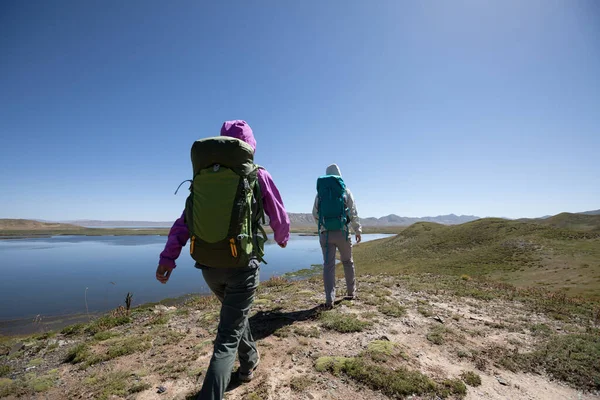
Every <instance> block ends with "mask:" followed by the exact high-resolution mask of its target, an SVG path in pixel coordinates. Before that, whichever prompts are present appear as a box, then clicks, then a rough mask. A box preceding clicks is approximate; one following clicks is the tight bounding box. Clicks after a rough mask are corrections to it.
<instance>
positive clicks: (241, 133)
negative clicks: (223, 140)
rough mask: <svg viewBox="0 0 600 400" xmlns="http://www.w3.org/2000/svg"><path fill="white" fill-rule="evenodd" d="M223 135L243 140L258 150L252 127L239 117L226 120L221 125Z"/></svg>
mask: <svg viewBox="0 0 600 400" xmlns="http://www.w3.org/2000/svg"><path fill="white" fill-rule="evenodd" d="M221 136H229V137H232V138H236V139H240V140H243V141H244V142H246V143H248V144H249V145H250V146H251V147H252V149H253V150H254V151H255V152H256V139H254V134H253V133H252V128H250V125H248V123H247V122H246V121H243V120H241V119H237V120H234V121H225V122H223V126H222V127H221Z"/></svg>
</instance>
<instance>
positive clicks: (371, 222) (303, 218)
mask: <svg viewBox="0 0 600 400" xmlns="http://www.w3.org/2000/svg"><path fill="white" fill-rule="evenodd" d="M576 214H587V215H600V210H593V211H585V212H580V213H576ZM288 215H289V217H290V222H291V223H292V226H295V227H304V226H314V225H315V221H314V219H313V216H312V214H308V213H290V214H288ZM548 217H549V216H545V217H541V218H548ZM478 219H480V217H477V216H475V215H455V214H448V215H438V216H437V217H401V216H399V215H396V214H390V215H387V216H385V217H381V218H373V217H367V218H361V223H362V224H363V226H371V227H372V226H377V227H380V226H409V225H412V224H414V223H417V222H435V223H438V224H443V225H458V224H463V223H465V222H471V221H475V220H478ZM60 222H62V223H68V224H73V225H78V226H83V227H86V228H89V227H100V228H108V227H110V228H115V227H118V228H133V227H135V228H169V227H171V225H173V221H120V220H115V221H101V220H91V219H90V220H87V219H86V220H74V221H60Z"/></svg>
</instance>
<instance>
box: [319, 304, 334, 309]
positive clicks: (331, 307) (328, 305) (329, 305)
mask: <svg viewBox="0 0 600 400" xmlns="http://www.w3.org/2000/svg"><path fill="white" fill-rule="evenodd" d="M321 309H322V310H323V311H329V310H333V304H327V303H325V304H321Z"/></svg>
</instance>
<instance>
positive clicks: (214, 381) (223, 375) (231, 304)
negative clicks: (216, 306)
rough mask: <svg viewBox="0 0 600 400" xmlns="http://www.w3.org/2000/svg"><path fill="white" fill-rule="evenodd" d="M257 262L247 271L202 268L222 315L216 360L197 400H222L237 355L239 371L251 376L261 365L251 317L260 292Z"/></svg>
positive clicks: (242, 269) (252, 263)
mask: <svg viewBox="0 0 600 400" xmlns="http://www.w3.org/2000/svg"><path fill="white" fill-rule="evenodd" d="M258 265H259V263H258V261H256V260H252V261H251V266H249V267H247V268H207V267H203V268H202V275H203V276H204V280H205V281H206V283H207V284H208V287H210V290H212V291H213V293H214V294H215V295H216V296H217V297H218V298H219V300H220V301H221V315H220V320H219V328H218V331H217V338H216V339H215V345H214V351H213V356H212V358H211V359H210V365H209V366H208V371H206V376H205V378H204V383H203V384H202V390H201V391H200V394H199V395H198V397H197V399H198V400H222V399H223V396H224V395H225V390H226V389H227V386H228V385H229V381H230V379H231V372H232V369H233V364H234V362H235V355H236V353H237V354H238V357H239V359H240V371H241V372H243V373H247V372H250V371H251V370H252V369H254V368H255V367H256V365H257V363H258V351H257V350H256V343H255V342H254V338H253V337H252V332H250V325H249V323H248V313H249V312H250V308H251V307H252V303H253V302H254V294H255V293H256V289H257V288H258V282H259V279H258V271H259V268H258Z"/></svg>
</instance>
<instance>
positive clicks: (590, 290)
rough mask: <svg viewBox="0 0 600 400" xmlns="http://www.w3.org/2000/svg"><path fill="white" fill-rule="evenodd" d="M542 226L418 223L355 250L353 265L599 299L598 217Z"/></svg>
mask: <svg viewBox="0 0 600 400" xmlns="http://www.w3.org/2000/svg"><path fill="white" fill-rule="evenodd" d="M543 222H544V223H541V222H535V223H534V222H521V221H510V220H505V219H499V218H484V219H480V220H477V221H473V222H469V223H465V224H462V225H454V226H445V225H440V224H435V223H429V222H420V223H417V224H414V225H412V226H410V227H408V228H406V229H405V230H403V231H402V232H401V233H400V234H398V235H396V236H394V237H392V238H388V239H384V240H379V241H375V242H370V243H364V244H361V245H360V246H357V248H356V251H355V254H354V259H355V262H356V265H357V270H358V271H362V272H363V273H376V272H386V273H403V272H409V271H410V272H431V273H442V274H451V275H462V274H465V275H468V276H482V277H489V278H493V279H496V280H500V281H503V282H508V283H512V284H516V285H522V286H529V285H533V286H547V287H550V288H553V289H564V290H566V291H567V292H569V293H571V294H583V295H586V296H595V297H597V298H600V290H599V289H600V230H598V228H597V226H598V225H596V224H597V217H596V216H591V215H577V216H576V217H572V215H568V216H567V217H565V216H563V215H562V214H559V215H558V216H556V218H555V217H553V218H550V221H549V222H548V220H544V221H543ZM594 226H595V227H594ZM582 227H583V228H582Z"/></svg>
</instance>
